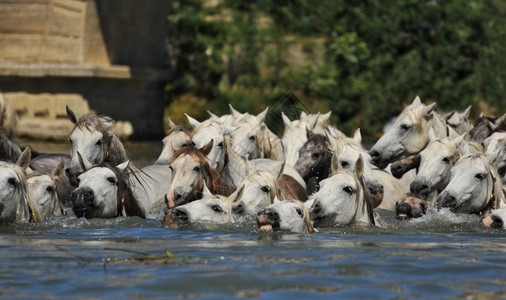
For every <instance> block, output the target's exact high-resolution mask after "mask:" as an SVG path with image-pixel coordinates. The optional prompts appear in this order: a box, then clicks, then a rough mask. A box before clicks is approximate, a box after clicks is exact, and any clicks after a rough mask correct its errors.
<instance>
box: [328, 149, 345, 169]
mask: <svg viewBox="0 0 506 300" xmlns="http://www.w3.org/2000/svg"><path fill="white" fill-rule="evenodd" d="M340 169H342V167H341V164H340V163H339V157H338V156H337V154H336V153H335V152H334V153H332V159H331V160H330V170H331V171H332V172H331V173H334V172H335V171H337V170H340Z"/></svg>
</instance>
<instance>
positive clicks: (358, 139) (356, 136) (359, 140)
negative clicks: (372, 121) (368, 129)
mask: <svg viewBox="0 0 506 300" xmlns="http://www.w3.org/2000/svg"><path fill="white" fill-rule="evenodd" d="M353 139H354V140H355V141H356V142H357V143H359V144H362V134H361V133H360V128H357V130H355V133H354V134H353Z"/></svg>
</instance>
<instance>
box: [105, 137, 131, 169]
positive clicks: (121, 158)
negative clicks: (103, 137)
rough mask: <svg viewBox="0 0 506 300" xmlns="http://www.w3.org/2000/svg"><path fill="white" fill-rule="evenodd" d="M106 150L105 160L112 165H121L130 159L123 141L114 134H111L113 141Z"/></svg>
mask: <svg viewBox="0 0 506 300" xmlns="http://www.w3.org/2000/svg"><path fill="white" fill-rule="evenodd" d="M105 151H106V152H105V156H104V157H105V159H104V161H105V162H108V163H110V164H112V165H119V164H121V163H124V162H125V161H127V160H128V157H127V154H126V151H125V147H124V146H123V143H122V142H121V141H120V140H119V139H118V138H117V137H116V136H115V135H114V134H111V143H110V144H109V147H108V148H107V149H105Z"/></svg>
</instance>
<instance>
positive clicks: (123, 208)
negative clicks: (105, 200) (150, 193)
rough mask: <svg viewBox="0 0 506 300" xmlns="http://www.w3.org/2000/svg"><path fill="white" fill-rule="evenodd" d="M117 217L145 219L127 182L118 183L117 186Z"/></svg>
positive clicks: (144, 213)
mask: <svg viewBox="0 0 506 300" xmlns="http://www.w3.org/2000/svg"><path fill="white" fill-rule="evenodd" d="M117 195H118V197H117V201H118V210H117V212H118V215H121V216H123V217H126V216H138V217H141V218H146V212H145V211H144V209H143V208H142V207H141V206H140V205H139V202H138V201H137V199H136V197H135V195H134V193H133V191H132V189H131V188H130V186H129V185H128V182H120V184H119V186H118V194H117Z"/></svg>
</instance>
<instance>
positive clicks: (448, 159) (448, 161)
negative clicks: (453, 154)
mask: <svg viewBox="0 0 506 300" xmlns="http://www.w3.org/2000/svg"><path fill="white" fill-rule="evenodd" d="M443 162H444V163H445V164H449V163H450V158H449V157H448V156H447V157H444V158H443Z"/></svg>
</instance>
